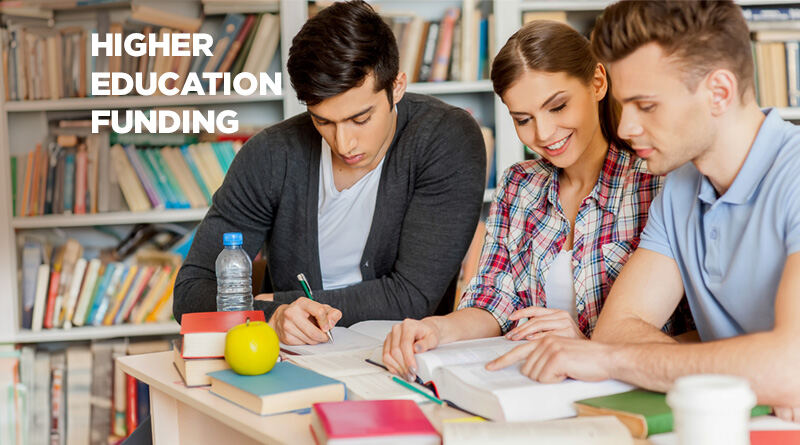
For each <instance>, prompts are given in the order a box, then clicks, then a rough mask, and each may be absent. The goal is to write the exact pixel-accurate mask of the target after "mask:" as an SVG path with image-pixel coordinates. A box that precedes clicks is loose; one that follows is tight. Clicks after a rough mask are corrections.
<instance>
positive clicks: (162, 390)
mask: <svg viewBox="0 0 800 445" xmlns="http://www.w3.org/2000/svg"><path fill="white" fill-rule="evenodd" d="M117 363H118V364H119V366H120V368H121V369H122V370H123V371H124V372H125V373H127V374H128V375H131V376H133V377H135V378H137V379H139V380H141V381H142V382H144V383H146V384H148V385H150V413H151V416H150V419H151V420H150V422H151V425H152V429H153V443H154V444H155V445H160V444H168V445H176V444H193V445H195V444H196V445H201V444H236V445H240V444H241V445H249V444H257V443H267V444H298V445H304V444H308V445H313V444H314V439H313V438H312V437H311V432H310V431H309V429H308V426H309V423H310V421H311V416H310V415H308V414H294V413H291V414H281V415H275V416H259V415H257V414H254V413H252V412H250V411H248V410H246V409H244V408H241V407H239V406H237V405H235V404H233V403H231V402H229V401H228V400H226V399H223V398H221V397H219V396H217V395H214V394H212V393H211V392H210V391H209V388H210V387H208V386H205V387H199V388H187V387H186V386H185V385H184V384H183V380H181V376H180V374H178V370H177V369H175V366H174V365H173V364H172V351H167V352H155V353H152V354H142V355H129V356H126V357H120V358H118V359H117ZM420 408H422V411H423V412H424V413H425V414H426V415H427V416H428V419H429V420H431V423H432V424H433V426H434V427H436V429H437V430H439V431H440V432H441V426H442V420H444V419H449V418H458V417H466V416H468V415H467V414H464V413H463V412H461V411H459V410H456V409H453V408H450V407H446V406H439V405H437V404H435V403H426V404H421V405H420Z"/></svg>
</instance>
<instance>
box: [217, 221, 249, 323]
mask: <svg viewBox="0 0 800 445" xmlns="http://www.w3.org/2000/svg"><path fill="white" fill-rule="evenodd" d="M222 242H223V244H224V247H225V248H224V249H222V252H220V254H219V256H217V262H216V270H217V310H218V311H251V310H253V285H252V281H251V278H250V276H251V273H252V270H253V263H252V262H251V261H250V257H249V256H247V252H245V251H244V249H243V248H242V234H241V233H239V232H230V233H226V234H224V235H223V236H222Z"/></svg>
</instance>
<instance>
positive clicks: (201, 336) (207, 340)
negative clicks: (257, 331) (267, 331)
mask: <svg viewBox="0 0 800 445" xmlns="http://www.w3.org/2000/svg"><path fill="white" fill-rule="evenodd" d="M248 318H249V319H250V321H266V320H265V319H264V312H262V311H228V312H194V313H189V314H183V317H182V318H181V335H183V350H182V351H181V356H182V357H183V358H217V357H222V356H223V355H224V354H225V334H227V333H228V329H230V328H232V327H234V326H236V325H239V324H242V323H244V322H245V321H247V319H248Z"/></svg>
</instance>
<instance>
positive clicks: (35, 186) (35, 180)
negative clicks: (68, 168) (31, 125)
mask: <svg viewBox="0 0 800 445" xmlns="http://www.w3.org/2000/svg"><path fill="white" fill-rule="evenodd" d="M41 174H42V144H36V150H34V152H33V175H32V176H31V182H32V185H31V194H30V196H29V199H30V201H29V202H28V215H27V216H36V215H38V214H39V188H40V184H41V182H42V180H41V179H40V175H41Z"/></svg>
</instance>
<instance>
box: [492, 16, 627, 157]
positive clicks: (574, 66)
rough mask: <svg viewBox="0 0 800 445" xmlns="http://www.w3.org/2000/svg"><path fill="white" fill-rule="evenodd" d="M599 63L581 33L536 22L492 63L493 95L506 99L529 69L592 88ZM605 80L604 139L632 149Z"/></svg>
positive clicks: (560, 25) (511, 40)
mask: <svg viewBox="0 0 800 445" xmlns="http://www.w3.org/2000/svg"><path fill="white" fill-rule="evenodd" d="M597 64H598V60H597V58H596V57H595V56H594V55H593V54H592V52H591V44H590V43H589V40H588V39H587V38H586V37H584V36H582V35H581V34H580V33H579V32H578V31H575V30H574V29H572V28H571V27H569V26H568V25H565V24H563V23H559V22H553V21H549V20H534V21H532V22H530V23H528V24H526V25H525V26H523V27H522V28H521V29H520V30H519V31H517V32H515V33H514V35H512V36H511V37H509V39H508V41H507V42H506V44H505V45H504V46H503V48H502V49H501V50H500V52H498V53H497V56H496V57H495V58H494V62H493V63H492V85H493V86H494V92H495V93H497V95H498V96H500V97H503V94H504V93H505V92H506V91H508V89H509V88H510V87H511V85H513V84H514V82H516V81H517V79H519V78H520V76H522V74H523V73H525V71H528V70H536V71H543V72H546V73H566V74H567V75H569V76H572V77H574V78H576V79H578V80H580V81H581V82H583V83H584V84H585V85H589V83H590V82H591V81H592V78H593V77H594V72H595V69H596V67H597ZM606 78H607V82H608V90H607V91H606V96H605V97H604V98H603V99H602V100H601V101H600V103H599V104H598V113H599V115H600V130H601V131H602V132H603V137H605V138H606V140H607V141H609V142H611V143H612V144H614V145H615V146H616V147H619V148H623V147H624V148H630V147H629V145H628V143H627V142H625V141H624V140H622V139H621V138H620V137H619V136H618V135H617V124H618V123H619V111H620V107H619V104H617V102H616V101H615V100H614V98H613V97H611V79H610V78H608V76H606Z"/></svg>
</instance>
